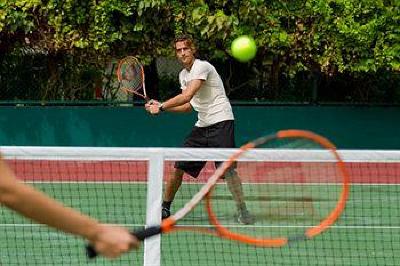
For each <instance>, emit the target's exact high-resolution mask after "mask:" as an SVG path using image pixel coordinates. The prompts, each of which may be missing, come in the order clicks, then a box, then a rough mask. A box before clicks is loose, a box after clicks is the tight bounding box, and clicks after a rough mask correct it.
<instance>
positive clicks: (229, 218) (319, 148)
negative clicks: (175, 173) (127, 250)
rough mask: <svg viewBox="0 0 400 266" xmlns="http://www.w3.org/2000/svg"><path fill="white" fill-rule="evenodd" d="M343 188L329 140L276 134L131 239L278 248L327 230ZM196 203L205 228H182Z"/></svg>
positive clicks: (341, 204)
mask: <svg viewBox="0 0 400 266" xmlns="http://www.w3.org/2000/svg"><path fill="white" fill-rule="evenodd" d="M249 158H250V159H251V158H252V160H250V159H249ZM349 188H350V182H349V177H348V174H347V170H346V167H345V164H344V162H343V161H342V159H341V158H340V156H339V154H338V153H337V151H336V148H335V146H334V145H333V144H332V143H331V142H330V141H329V140H327V139H326V138H324V137H322V136H319V135H317V134H315V133H312V132H310V131H303V130H282V131H278V132H276V133H275V134H272V135H268V136H264V137H261V138H258V139H256V140H254V141H252V142H250V143H248V144H246V145H244V146H242V147H241V148H240V149H239V150H238V151H237V152H236V153H235V154H233V155H232V156H231V157H230V158H229V159H228V160H227V161H225V162H224V163H222V165H221V166H220V167H218V168H217V169H216V171H215V172H214V173H213V175H212V176H211V177H210V178H209V179H208V180H207V181H206V183H205V184H204V185H202V186H201V188H200V190H199V191H198V192H197V193H196V194H195V195H194V196H193V198H191V199H190V200H189V201H188V202H187V203H186V204H185V205H184V206H183V207H182V208H181V209H179V210H178V211H177V212H175V213H174V214H173V215H172V216H170V217H169V218H167V219H165V220H163V221H162V223H161V225H157V226H150V227H148V228H146V229H144V230H139V231H136V232H133V233H132V234H133V235H135V236H136V237H137V238H138V239H140V240H144V239H145V238H147V237H150V236H153V235H156V234H160V233H169V232H172V231H176V230H192V231H197V232H201V233H207V234H212V235H215V236H218V237H222V238H225V239H229V240H233V241H239V242H242V243H246V244H250V245H254V246H260V247H282V246H285V245H287V244H290V243H294V242H296V241H301V240H308V239H312V238H314V237H316V236H317V235H320V234H321V233H322V232H324V231H326V230H328V229H329V228H331V226H332V225H333V224H334V223H335V222H336V221H337V220H338V219H339V217H340V215H341V214H342V212H343V210H344V209H345V205H346V201H347V199H348V196H349ZM181 189H182V188H181ZM203 200H204V201H203ZM200 202H204V206H205V208H206V210H205V211H206V213H207V214H208V223H209V224H208V225H206V226H204V227H201V226H200V227H199V226H188V225H185V224H188V223H187V219H190V213H191V212H192V210H194V209H195V207H196V206H197V205H198V204H199V203H200ZM202 205H203V204H202ZM238 206H246V209H247V211H248V213H247V214H250V215H251V216H252V219H253V222H251V223H249V224H244V225H243V224H239V223H238V220H239V219H240V216H238V215H240V212H237V210H238V209H240V208H238ZM195 212H202V213H204V211H201V209H197V208H196V210H194V211H193V213H195ZM185 217H186V219H184V218H185ZM238 218H239V219H238ZM178 222H180V223H179V225H178ZM210 225H211V227H210ZM210 228H211V229H210ZM87 255H88V257H90V258H94V257H95V256H96V255H97V253H96V252H95V250H94V249H93V247H91V246H88V247H87Z"/></svg>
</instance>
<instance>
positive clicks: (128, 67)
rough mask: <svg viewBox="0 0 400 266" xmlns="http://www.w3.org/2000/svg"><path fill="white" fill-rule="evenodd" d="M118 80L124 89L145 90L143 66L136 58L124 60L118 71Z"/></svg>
mask: <svg viewBox="0 0 400 266" xmlns="http://www.w3.org/2000/svg"><path fill="white" fill-rule="evenodd" d="M117 76H118V80H119V81H120V83H121V86H122V89H126V90H128V91H136V92H137V91H139V90H141V89H142V90H143V83H144V74H143V66H142V65H141V64H140V63H139V61H137V59H136V58H133V57H128V58H125V59H123V60H122V61H121V62H120V63H119V66H118V69H117Z"/></svg>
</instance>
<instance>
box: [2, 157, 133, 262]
mask: <svg viewBox="0 0 400 266" xmlns="http://www.w3.org/2000/svg"><path fill="white" fill-rule="evenodd" d="M0 204H2V205H5V206H7V207H8V208H10V209H12V210H14V211H16V212H18V213H19V214H21V215H23V216H25V217H27V218H30V219H32V220H35V221H36V222H39V223H42V224H46V225H48V226H51V227H53V228H56V229H58V230H62V231H64V232H66V233H70V234H74V235H77V236H81V237H83V238H85V239H87V240H88V241H89V242H90V243H91V244H92V245H93V246H94V247H95V249H96V251H97V252H99V253H100V254H102V255H103V256H105V257H108V258H115V257H119V256H120V255H122V254H123V253H125V252H128V251H129V250H130V249H132V248H138V246H139V241H138V240H137V239H136V238H135V237H134V236H132V235H131V234H130V233H129V231H128V230H127V229H125V228H122V227H119V226H114V225H107V224H101V223H99V222H98V221H96V220H95V219H93V218H91V217H88V216H86V215H83V214H81V213H79V212H78V211H76V210H73V209H71V208H68V207H65V206H64V205H62V204H61V203H59V202H57V201H55V200H54V199H52V198H49V197H48V196H46V195H45V194H43V193H42V192H40V191H38V190H35V189H34V188H33V187H31V186H29V185H27V184H24V183H22V182H19V181H18V180H17V179H16V177H15V175H14V173H13V171H12V170H11V169H10V168H9V167H8V166H7V164H6V163H5V162H4V161H3V159H2V158H1V155H0Z"/></svg>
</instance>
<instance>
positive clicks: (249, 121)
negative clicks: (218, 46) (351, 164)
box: [0, 106, 400, 149]
mask: <svg viewBox="0 0 400 266" xmlns="http://www.w3.org/2000/svg"><path fill="white" fill-rule="evenodd" d="M234 112H235V116H236V140H237V144H238V145H241V144H243V143H245V142H246V141H248V140H251V139H253V138H256V137H258V136H261V135H264V134H268V133H270V132H274V131H276V130H280V129H289V128H297V129H308V130H312V131H314V132H316V133H319V134H321V135H324V136H326V137H327V138H329V139H331V140H332V141H333V142H334V143H336V145H337V146H338V147H339V148H343V149H400V137H399V136H400V123H399V120H400V119H399V118H400V107H379V106H375V107H368V106H234ZM195 121H196V115H195V113H191V114H171V113H163V114H161V115H159V116H150V115H148V114H147V113H146V112H145V110H144V109H143V107H99V106H97V107H96V106H85V107H83V106H80V107H54V106H53V107H46V106H45V107H39V106H32V107H26V106H23V107H13V106H5V107H0V123H1V128H0V145H4V146H5V145H18V146H97V147H100V146H105V147H112V146H115V147H177V146H180V145H181V143H182V140H183V138H184V137H185V136H186V135H187V134H188V133H189V131H190V129H191V127H192V125H193V124H194V122H195Z"/></svg>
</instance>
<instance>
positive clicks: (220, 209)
mask: <svg viewBox="0 0 400 266" xmlns="http://www.w3.org/2000/svg"><path fill="white" fill-rule="evenodd" d="M258 148H274V149H290V150H297V149H312V150H318V151H323V152H326V153H328V154H329V153H330V152H329V151H327V150H325V149H324V148H323V147H321V146H320V145H319V144H317V143H315V142H313V141H311V140H307V139H303V138H293V139H277V140H272V141H269V142H267V143H265V144H264V145H263V146H262V147H258ZM331 158H332V162H314V161H305V162H301V161H300V162H296V161H257V162H241V161H239V162H237V169H236V171H237V173H238V176H239V178H240V180H239V182H236V184H235V182H234V185H232V184H231V185H229V182H225V183H223V184H218V185H217V186H216V187H215V189H214V191H213V193H212V194H211V196H212V199H211V202H212V204H211V205H212V211H213V212H214V214H215V215H216V217H217V220H218V222H219V223H220V224H221V226H223V227H225V228H227V229H228V230H229V231H230V232H232V233H239V234H244V235H247V236H250V237H253V238H263V239H271V238H277V237H292V236H297V235H304V233H305V231H306V230H307V228H310V227H313V226H316V225H318V224H319V223H320V222H321V221H322V220H323V219H324V218H325V217H327V216H328V215H329V213H330V212H331V211H332V209H334V208H335V206H336V204H337V200H338V198H339V195H340V192H341V186H340V184H341V181H342V180H341V174H340V172H339V170H338V167H337V164H336V162H335V160H334V159H335V157H334V156H333V155H332V156H331ZM225 181H226V180H225ZM232 186H233V188H232ZM235 186H236V187H235ZM235 191H236V192H235ZM235 193H237V194H241V195H239V196H237V195H236V196H235ZM238 199H241V200H238ZM243 209H245V211H243ZM246 212H247V214H249V215H251V216H252V218H253V219H254V223H249V224H243V221H241V220H240V218H241V217H240V216H241V215H246Z"/></svg>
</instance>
